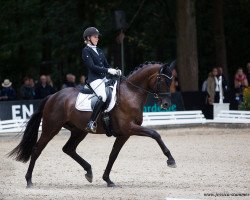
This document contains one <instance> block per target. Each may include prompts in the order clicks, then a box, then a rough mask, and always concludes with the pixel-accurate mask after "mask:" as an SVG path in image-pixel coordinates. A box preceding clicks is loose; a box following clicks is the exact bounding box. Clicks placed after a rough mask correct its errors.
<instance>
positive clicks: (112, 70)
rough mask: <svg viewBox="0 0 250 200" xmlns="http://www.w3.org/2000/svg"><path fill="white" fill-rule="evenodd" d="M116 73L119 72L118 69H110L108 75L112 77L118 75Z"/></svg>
mask: <svg viewBox="0 0 250 200" xmlns="http://www.w3.org/2000/svg"><path fill="white" fill-rule="evenodd" d="M116 71H117V70H116V69H113V68H109V69H108V73H109V74H112V75H116V73H117V72H116Z"/></svg>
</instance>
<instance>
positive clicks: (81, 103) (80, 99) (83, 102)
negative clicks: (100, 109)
mask: <svg viewBox="0 0 250 200" xmlns="http://www.w3.org/2000/svg"><path fill="white" fill-rule="evenodd" d="M111 87H113V92H112V96H111V101H110V103H109V106H108V108H107V109H106V110H104V112H109V111H111V110H112V108H114V106H115V103H116V87H117V81H116V82H115V84H114V86H111ZM92 96H93V94H83V93H81V92H79V94H78V96H77V99H76V104H75V107H76V109H77V110H80V111H93V110H92V108H91V99H92V98H91V97H92Z"/></svg>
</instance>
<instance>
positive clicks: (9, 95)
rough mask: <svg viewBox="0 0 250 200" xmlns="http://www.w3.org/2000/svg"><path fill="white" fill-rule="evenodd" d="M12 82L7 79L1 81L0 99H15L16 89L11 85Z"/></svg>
mask: <svg viewBox="0 0 250 200" xmlns="http://www.w3.org/2000/svg"><path fill="white" fill-rule="evenodd" d="M11 85H12V82H10V80H9V79H5V80H4V82H3V83H2V87H3V89H2V90H1V96H0V100H3V101H9V100H15V99H16V91H15V90H14V89H13V88H12V87H11Z"/></svg>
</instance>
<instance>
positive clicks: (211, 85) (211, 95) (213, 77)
mask: <svg viewBox="0 0 250 200" xmlns="http://www.w3.org/2000/svg"><path fill="white" fill-rule="evenodd" d="M217 75H218V70H217V68H216V67H214V68H213V70H212V72H211V73H209V76H208V78H207V94H208V96H207V104H209V105H213V103H218V102H219V98H220V94H219V92H220V87H219V79H218V77H217Z"/></svg>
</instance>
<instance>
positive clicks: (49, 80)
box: [46, 74, 57, 92]
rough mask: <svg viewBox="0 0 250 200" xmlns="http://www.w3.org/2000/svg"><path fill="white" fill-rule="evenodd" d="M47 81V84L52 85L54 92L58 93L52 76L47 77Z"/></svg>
mask: <svg viewBox="0 0 250 200" xmlns="http://www.w3.org/2000/svg"><path fill="white" fill-rule="evenodd" d="M46 79H47V84H48V85H50V86H51V87H52V88H53V89H54V91H55V92H56V90H57V89H56V87H55V85H54V83H53V81H52V79H51V76H50V74H48V75H46Z"/></svg>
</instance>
